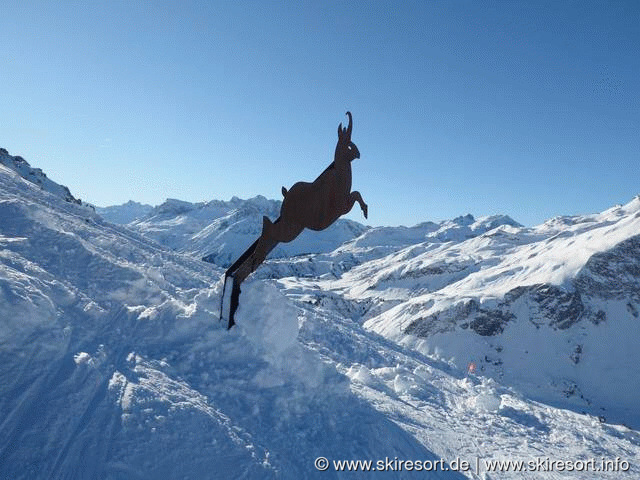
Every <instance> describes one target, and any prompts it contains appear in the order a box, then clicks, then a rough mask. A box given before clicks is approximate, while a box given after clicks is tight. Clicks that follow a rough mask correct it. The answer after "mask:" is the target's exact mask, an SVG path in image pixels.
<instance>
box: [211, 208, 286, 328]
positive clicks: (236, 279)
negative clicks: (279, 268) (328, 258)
mask: <svg viewBox="0 0 640 480" xmlns="http://www.w3.org/2000/svg"><path fill="white" fill-rule="evenodd" d="M279 221H280V218H278V219H277V220H276V221H275V222H273V223H274V224H275V223H278V222H279ZM261 241H262V242H263V243H264V244H265V248H264V249H263V253H262V254H261V253H258V252H257V247H258V244H259V243H260V242H261ZM277 244H278V242H276V241H271V240H268V239H266V238H265V237H263V236H262V235H260V237H258V239H257V240H256V241H255V242H253V243H252V244H251V246H250V247H249V248H247V249H246V250H245V252H244V253H243V254H242V255H240V257H239V258H238V259H237V260H236V261H235V262H234V263H233V265H231V266H230V267H229V268H228V269H227V271H226V272H225V274H224V285H223V287H222V298H221V299H220V321H223V320H225V319H226V320H227V329H230V328H231V327H233V326H234V325H235V321H234V315H235V313H236V310H237V309H238V303H239V299H240V284H241V283H242V282H243V281H244V279H245V278H247V277H248V276H249V275H251V274H252V273H253V272H255V271H256V269H257V268H258V267H259V266H260V265H261V264H262V262H264V259H265V258H266V256H267V255H268V254H269V252H271V250H273V249H274V247H275V246H276V245H277ZM230 279H231V280H230ZM229 283H231V288H227V287H228V286H229V285H228V284H229Z"/></svg>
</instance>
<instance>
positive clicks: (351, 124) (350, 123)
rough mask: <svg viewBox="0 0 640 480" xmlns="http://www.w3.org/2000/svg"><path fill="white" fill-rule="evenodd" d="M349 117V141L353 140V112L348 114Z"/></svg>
mask: <svg viewBox="0 0 640 480" xmlns="http://www.w3.org/2000/svg"><path fill="white" fill-rule="evenodd" d="M347 116H348V117H349V126H348V127H347V136H348V138H349V140H351V129H352V128H353V119H352V118H351V112H347Z"/></svg>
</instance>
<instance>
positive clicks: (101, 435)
mask: <svg viewBox="0 0 640 480" xmlns="http://www.w3.org/2000/svg"><path fill="white" fill-rule="evenodd" d="M179 205H180V202H175V204H174V206H179ZM187 206H188V205H187ZM203 208H204V207H203ZM178 217H179V215H175V214H174V215H173V218H174V219H175V218H178ZM183 218H188V217H183ZM639 221H640V200H638V199H636V200H633V201H632V202H631V203H629V204H627V205H625V206H621V207H616V208H613V209H610V210H608V211H606V212H603V213H602V214H597V215H588V216H580V217H562V218H557V219H553V220H550V221H549V222H547V223H545V224H543V225H541V226H538V227H534V228H525V227H522V226H520V225H518V224H517V223H516V222H514V221H513V220H511V219H509V218H508V217H489V218H481V219H474V218H472V217H468V216H467V217H460V218H458V219H455V220H452V221H449V222H441V223H438V224H432V223H426V224H421V225H418V226H416V227H411V228H402V227H397V228H373V229H367V230H366V231H363V232H361V233H360V234H359V235H357V236H355V235H354V236H353V237H352V238H351V239H349V240H348V241H347V242H345V243H343V244H342V245H340V246H339V248H337V249H335V250H333V251H328V252H325V253H318V254H310V255H302V256H297V257H295V258H280V259H278V258H275V259H272V260H270V261H267V262H266V263H265V264H264V265H263V266H262V267H261V268H260V269H259V270H258V271H257V272H256V274H254V275H253V276H251V277H249V278H248V279H247V281H246V282H245V283H244V284H243V289H242V295H241V297H240V307H239V309H238V311H237V313H236V322H237V325H236V327H234V328H233V329H232V330H231V331H227V330H226V329H225V328H224V325H222V324H220V322H219V321H218V309H219V305H220V303H219V302H220V286H221V284H220V281H219V279H220V276H221V275H222V273H223V268H222V267H220V266H217V265H214V264H211V263H207V262H203V261H201V260H200V259H199V257H198V255H199V254H196V256H194V255H192V254H185V253H180V252H176V251H174V250H172V249H170V248H166V247H164V246H162V245H160V244H159V243H158V242H157V241H155V240H152V239H149V238H148V237H146V236H145V235H143V234H141V233H138V232H136V231H134V230H132V229H131V228H130V226H121V225H114V224H112V223H109V222H107V221H105V220H104V219H103V218H102V217H101V216H99V215H98V214H96V213H95V212H93V211H92V210H90V209H88V208H86V207H82V206H80V205H77V204H75V203H73V202H68V201H65V200H64V199H63V198H62V197H59V196H57V195H55V194H53V193H50V192H49V191H48V190H45V189H41V188H40V187H38V186H37V185H34V184H33V183H31V182H29V181H26V180H25V179H24V178H23V177H22V176H20V175H18V174H17V172H16V171H15V169H9V168H7V167H5V166H4V165H0V478H5V477H6V478H12V479H13V478H16V479H22V478H25V479H26V478H29V479H32V478H36V479H40V478H78V479H80V478H83V479H84V478H104V479H121V478H143V479H144V478H167V479H173V478H194V479H195V478H213V479H217V478H247V479H263V478H278V479H280V478H284V479H289V478H291V479H298V478H351V477H353V476H355V477H361V476H362V477H364V476H369V475H368V474H366V473H363V472H362V471H361V472H360V473H359V474H358V473H354V472H340V471H338V470H339V468H338V465H337V464H335V463H333V462H334V461H340V460H363V461H372V462H373V464H372V466H373V467H374V468H377V469H378V470H381V469H386V475H385V474H384V473H382V472H380V471H378V472H377V474H376V475H377V476H381V477H383V478H416V477H422V476H426V477H427V478H474V479H491V478H522V479H526V478H554V479H556V478H557V479H559V478H579V479H584V478H611V479H614V478H615V479H617V478H629V479H635V478H638V477H639V476H640V462H639V461H638V459H639V458H640V431H639V430H638V428H639V427H638V417H637V410H636V411H633V410H632V409H630V401H629V399H630V398H632V396H634V395H635V398H637V396H638V393H640V388H639V387H638V384H637V379H638V378H639V377H640V376H639V375H638V374H639V373H640V372H639V369H640V367H638V366H636V365H635V362H634V361H633V353H634V351H638V342H639V338H640V336H638V334H637V333H638V330H637V329H638V323H640V322H638V318H637V317H638V310H639V309H640V306H639V305H640V301H639V299H638V292H639V291H640V289H639V288H638V283H637V282H638V278H639V277H640V272H639V270H638V265H639V259H640V255H639V252H638V237H637V235H638V233H637V232H640V230H639V229H638V226H639V225H638V222H639ZM255 233H256V232H255V231H250V233H247V235H248V236H252V235H254V234H255ZM600 312H602V313H600ZM634 312H635V313H634ZM634 322H635V323H634ZM578 346H579V348H578ZM470 365H472V366H471V367H470ZM545 379H546V380H547V382H546V383H542V382H543V380H545ZM567 382H573V384H571V383H567ZM572 385H573V387H572ZM567 386H568V387H567ZM567 388H568V389H567ZM565 391H566V393H563V392H565ZM567 395H568V397H567ZM581 395H582V398H581ZM603 407H604V408H606V411H604V410H602V408H603ZM583 411H584V412H586V413H582V412H583ZM599 417H600V418H599ZM621 423H626V426H625V425H622V424H621ZM319 457H326V458H327V459H328V460H329V464H328V470H327V471H323V472H320V471H318V470H317V468H316V467H315V466H314V461H315V460H316V459H317V458H319ZM440 459H443V462H442V463H440V462H439V461H440ZM496 460H509V461H513V462H515V461H522V462H525V463H522V464H516V463H513V464H510V466H509V467H508V468H509V471H502V472H500V473H495V472H494V471H492V469H494V468H496V465H495V464H493V463H491V462H494V461H496ZM399 461H413V462H420V463H419V465H421V466H422V467H423V468H422V470H425V468H424V467H425V465H428V466H430V467H431V468H429V470H432V469H433V468H434V467H435V466H436V465H440V467H446V468H453V467H458V469H459V470H462V471H453V470H451V469H450V470H448V471H442V468H440V467H437V468H436V469H437V470H438V471H429V472H428V473H427V472H424V471H421V472H416V471H415V470H420V469H416V468H415V466H416V465H417V463H415V464H412V466H411V467H410V468H409V467H407V464H404V465H403V467H402V469H401V468H400V465H399V463H398V462H399ZM560 461H562V462H565V463H564V464H563V468H562V469H561V470H559V468H560V467H559V466H558V464H556V465H555V468H550V467H549V465H550V464H549V462H560ZM464 462H468V466H465V465H466V464H465V463H464ZM567 462H572V463H571V465H572V466H573V468H571V469H568V468H567ZM315 465H320V466H321V465H322V461H320V462H319V463H316V464H315ZM363 467H364V465H363V464H360V469H361V470H362V468H363ZM460 467H462V468H460ZM504 468H505V467H503V469H504ZM603 469H604V470H606V471H604V470H603ZM527 470H528V471H527ZM596 470H599V471H597V472H596ZM533 471H535V473H533Z"/></svg>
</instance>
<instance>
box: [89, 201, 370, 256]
mask: <svg viewBox="0 0 640 480" xmlns="http://www.w3.org/2000/svg"><path fill="white" fill-rule="evenodd" d="M138 205H139V204H135V203H132V202H129V203H126V204H124V205H120V206H111V207H107V208H106V209H99V210H98V212H99V213H101V214H103V213H106V215H103V216H104V218H105V219H106V220H109V221H111V222H115V223H126V224H128V225H127V226H128V227H129V228H130V229H132V230H135V231H137V232H138V233H141V234H143V235H144V236H145V237H147V238H151V239H153V240H155V241H156V242H158V243H160V244H161V245H164V246H166V247H168V248H170V249H172V250H175V251H177V252H182V253H188V254H191V255H194V256H196V257H205V258H206V259H207V261H209V262H212V263H215V264H217V265H221V266H224V267H228V266H229V265H231V264H232V263H233V262H234V261H235V259H236V258H238V257H239V256H240V255H241V254H242V253H243V252H244V251H245V250H246V249H247V247H248V246H249V245H251V244H252V243H253V242H254V240H255V239H256V238H258V237H259V236H260V233H261V232H262V217H263V215H267V216H268V217H270V218H271V219H272V220H275V219H276V218H278V216H279V214H280V205H281V202H280V201H276V200H268V199H266V198H265V197H263V196H257V197H254V198H250V199H247V200H243V199H240V198H237V197H233V198H232V199H231V200H229V201H221V200H212V201H210V202H200V203H190V202H185V201H182V200H175V199H168V200H167V201H166V202H164V203H163V204H161V205H159V206H157V207H155V208H149V209H147V208H144V206H143V208H138ZM134 211H135V217H134V218H133V219H132V220H129V221H119V220H126V219H127V218H128V217H131V216H133V215H132V213H133V212H134ZM366 230H367V227H365V226H364V225H361V224H359V223H357V222H354V221H352V220H346V219H340V220H338V221H337V222H336V223H335V224H333V225H332V226H331V227H329V228H328V229H327V230H325V231H322V232H310V231H305V232H303V233H302V234H301V235H300V236H299V237H298V238H296V239H295V240H294V241H292V242H290V243H283V244H280V245H278V246H277V247H276V248H275V249H274V250H273V252H272V253H271V256H272V257H274V258H279V257H280V258H281V257H290V256H295V255H300V254H303V253H324V252H330V251H332V250H334V249H335V248H337V247H338V246H340V245H341V244H342V243H344V242H346V241H347V240H351V239H353V238H355V237H357V236H358V235H360V234H361V233H363V232H365V231H366Z"/></svg>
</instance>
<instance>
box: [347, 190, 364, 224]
mask: <svg viewBox="0 0 640 480" xmlns="http://www.w3.org/2000/svg"><path fill="white" fill-rule="evenodd" d="M356 202H358V203H359V204H360V208H361V209H362V213H363V214H364V218H367V217H368V215H369V207H368V205H367V204H366V203H364V200H363V199H362V195H360V192H358V191H356V192H351V193H350V194H349V203H348V207H349V208H348V209H347V211H346V212H345V213H348V212H350V211H351V209H352V208H353V204H354V203H356Z"/></svg>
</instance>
